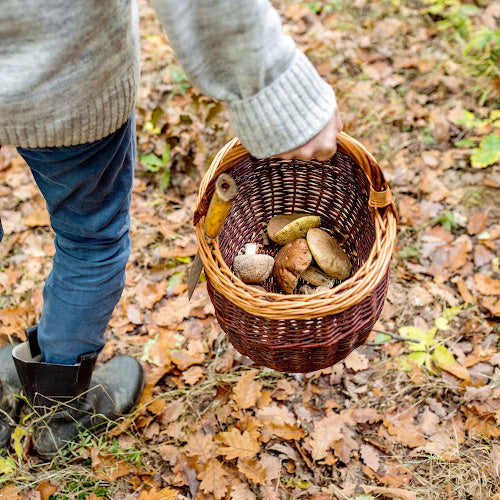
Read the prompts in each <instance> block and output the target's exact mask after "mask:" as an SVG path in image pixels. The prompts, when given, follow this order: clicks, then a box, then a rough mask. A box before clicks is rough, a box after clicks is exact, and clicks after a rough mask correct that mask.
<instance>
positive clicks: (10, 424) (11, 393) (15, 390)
mask: <svg viewBox="0 0 500 500" xmlns="http://www.w3.org/2000/svg"><path fill="white" fill-rule="evenodd" d="M20 392H21V381H20V380H19V377H18V376H17V372H16V367H15V365H14V361H13V360H12V346H11V345H10V344H9V345H6V346H4V347H2V348H1V349H0V449H2V448H4V449H6V448H8V446H9V442H10V435H11V432H12V429H13V428H14V427H15V420H16V417H17V414H18V411H19V408H20V406H21V400H20V399H19V398H18V397H17V396H18V395H19V394H20Z"/></svg>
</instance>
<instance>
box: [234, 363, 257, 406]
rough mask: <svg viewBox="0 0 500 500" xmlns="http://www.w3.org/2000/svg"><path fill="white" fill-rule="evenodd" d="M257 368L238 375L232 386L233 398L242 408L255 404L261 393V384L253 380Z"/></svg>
mask: <svg viewBox="0 0 500 500" xmlns="http://www.w3.org/2000/svg"><path fill="white" fill-rule="evenodd" d="M257 373H258V370H250V371H248V372H247V373H245V374H243V375H242V376H241V377H240V380H239V381H238V383H237V384H236V385H235V386H234V388H233V399H234V401H235V403H236V404H237V405H238V406H239V407H240V408H241V409H243V410H245V409H247V408H251V407H252V406H255V404H256V403H257V400H258V399H259V397H260V395H261V393H262V384H261V383H260V382H258V381H256V380H254V378H255V375H256V374H257Z"/></svg>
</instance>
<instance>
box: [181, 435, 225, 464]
mask: <svg viewBox="0 0 500 500" xmlns="http://www.w3.org/2000/svg"><path fill="white" fill-rule="evenodd" d="M216 449H217V446H216V444H215V443H214V441H213V439H212V436H210V435H209V434H202V433H201V432H197V433H196V434H189V435H188V437H187V444H186V446H185V447H184V450H183V451H184V453H185V454H186V455H188V456H191V457H192V456H196V457H197V458H198V462H199V463H200V464H206V463H207V462H208V461H209V460H210V459H211V458H215V457H216V455H217V453H216Z"/></svg>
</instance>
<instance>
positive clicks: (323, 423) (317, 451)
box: [307, 414, 346, 460]
mask: <svg viewBox="0 0 500 500" xmlns="http://www.w3.org/2000/svg"><path fill="white" fill-rule="evenodd" d="M345 423H346V417H345V416H344V415H336V414H333V415H329V416H327V417H324V418H323V419H321V420H319V421H317V422H315V423H314V430H313V431H312V432H311V434H310V437H309V438H308V439H307V443H308V445H309V448H310V449H311V456H312V458H313V460H321V459H323V458H325V457H326V456H327V454H328V453H327V452H328V450H329V449H330V447H331V446H332V444H333V443H334V442H336V441H338V440H339V439H342V436H343V432H342V429H343V427H344V426H345Z"/></svg>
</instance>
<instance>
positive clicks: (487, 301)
mask: <svg viewBox="0 0 500 500" xmlns="http://www.w3.org/2000/svg"><path fill="white" fill-rule="evenodd" d="M481 305H482V306H483V307H484V308H486V309H488V311H490V313H491V315H492V316H500V299H497V298H496V297H486V298H484V299H483V300H482V301H481Z"/></svg>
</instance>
